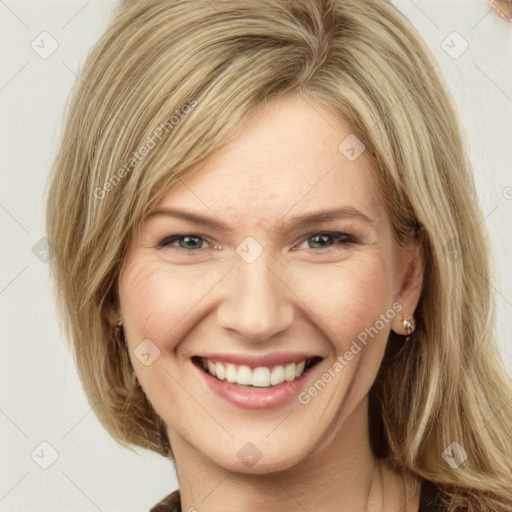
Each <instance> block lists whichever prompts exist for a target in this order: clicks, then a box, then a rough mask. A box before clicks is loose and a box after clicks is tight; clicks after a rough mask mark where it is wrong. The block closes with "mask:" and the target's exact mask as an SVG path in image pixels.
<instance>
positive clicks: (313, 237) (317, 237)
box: [310, 235, 331, 249]
mask: <svg viewBox="0 0 512 512" xmlns="http://www.w3.org/2000/svg"><path fill="white" fill-rule="evenodd" d="M319 238H324V239H325V238H331V236H330V235H314V236H312V237H311V238H310V240H315V239H319ZM313 243H314V244H315V243H317V242H313ZM324 246H325V244H322V243H320V247H324ZM317 248H318V247H314V249H317Z"/></svg>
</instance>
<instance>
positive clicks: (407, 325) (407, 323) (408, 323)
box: [402, 316, 416, 336]
mask: <svg viewBox="0 0 512 512" xmlns="http://www.w3.org/2000/svg"><path fill="white" fill-rule="evenodd" d="M402 325H403V327H404V330H405V335H406V336H410V335H411V334H412V333H413V332H414V330H415V328H416V326H415V322H414V318H408V317H406V316H404V318H403V320H402Z"/></svg>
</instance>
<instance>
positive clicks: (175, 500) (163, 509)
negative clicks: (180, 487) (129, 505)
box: [149, 491, 181, 512]
mask: <svg viewBox="0 0 512 512" xmlns="http://www.w3.org/2000/svg"><path fill="white" fill-rule="evenodd" d="M175 511H176V512H181V506H180V491H174V492H171V494H169V495H168V496H166V497H165V498H164V499H163V500H161V501H159V502H158V503H157V504H156V505H155V506H154V507H153V508H151V510H150V511H149V512H175Z"/></svg>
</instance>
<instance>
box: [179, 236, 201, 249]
mask: <svg viewBox="0 0 512 512" xmlns="http://www.w3.org/2000/svg"><path fill="white" fill-rule="evenodd" d="M182 240H183V243H184V244H187V243H191V244H192V245H194V242H193V241H194V240H195V241H198V240H199V238H198V237H195V236H184V237H182ZM190 240H192V242H190ZM197 244H199V245H200V242H197V243H196V245H197ZM185 249H195V247H185Z"/></svg>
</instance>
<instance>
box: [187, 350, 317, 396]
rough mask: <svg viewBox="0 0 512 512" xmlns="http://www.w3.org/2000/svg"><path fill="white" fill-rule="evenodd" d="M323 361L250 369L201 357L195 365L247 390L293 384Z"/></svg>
mask: <svg viewBox="0 0 512 512" xmlns="http://www.w3.org/2000/svg"><path fill="white" fill-rule="evenodd" d="M321 359H322V358H321V357H314V358H311V359H304V360H302V361H297V362H290V363H287V364H278V365H272V366H258V367H256V368H250V367H249V366H247V365H243V364H242V365H237V364H233V363H222V362H220V361H214V360H211V359H205V358H200V357H195V358H194V363H195V364H196V365H198V366H199V367H200V368H201V369H202V370H203V371H204V372H205V373H207V374H208V375H210V376H212V377H215V378H216V379H217V380H219V381H222V382H229V383H232V384H239V385H240V386H242V387H247V388H271V387H274V386H278V385H280V384H282V383H283V382H292V381H294V380H295V379H298V378H299V377H301V376H302V375H303V374H304V373H306V372H307V371H308V370H309V369H310V368H312V367H313V366H314V365H315V364H316V363H318V362H319V361H320V360H321Z"/></svg>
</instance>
